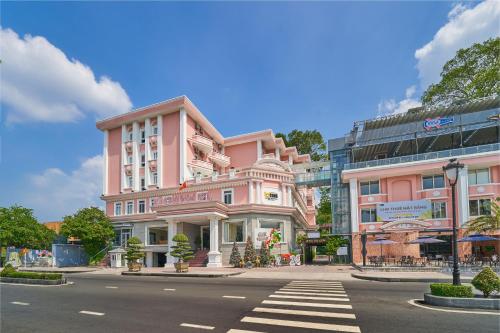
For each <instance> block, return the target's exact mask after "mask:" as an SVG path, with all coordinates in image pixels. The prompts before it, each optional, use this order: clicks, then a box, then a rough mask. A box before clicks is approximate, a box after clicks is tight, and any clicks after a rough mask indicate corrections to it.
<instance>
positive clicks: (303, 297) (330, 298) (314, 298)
mask: <svg viewBox="0 0 500 333" xmlns="http://www.w3.org/2000/svg"><path fill="white" fill-rule="evenodd" d="M269 297H271V298H291V299H310V300H313V301H338V302H349V298H339V297H315V296H299V295H296V296H294V295H269Z"/></svg>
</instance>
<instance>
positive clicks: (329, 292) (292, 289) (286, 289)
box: [280, 287, 345, 294]
mask: <svg viewBox="0 0 500 333" xmlns="http://www.w3.org/2000/svg"><path fill="white" fill-rule="evenodd" d="M280 290H283V291H296V292H303V291H305V292H318V293H325V294H345V291H344V290H343V289H338V290H324V289H304V288H287V287H285V288H281V289H280Z"/></svg>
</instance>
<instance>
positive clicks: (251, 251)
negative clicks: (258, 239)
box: [243, 237, 257, 263]
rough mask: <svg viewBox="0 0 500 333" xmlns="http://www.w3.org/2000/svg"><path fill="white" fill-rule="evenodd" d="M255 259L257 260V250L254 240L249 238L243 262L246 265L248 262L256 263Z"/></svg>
mask: <svg viewBox="0 0 500 333" xmlns="http://www.w3.org/2000/svg"><path fill="white" fill-rule="evenodd" d="M255 259H257V255H256V253H255V248H254V247H253V242H252V239H251V238H250V237H248V238H247V243H246V245H245V254H244V255H243V260H244V261H245V263H247V262H251V263H254V262H255Z"/></svg>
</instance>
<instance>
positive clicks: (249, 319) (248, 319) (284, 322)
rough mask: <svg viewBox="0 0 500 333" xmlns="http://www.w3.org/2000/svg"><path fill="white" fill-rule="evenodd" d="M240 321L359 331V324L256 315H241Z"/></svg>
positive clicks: (356, 332)
mask: <svg viewBox="0 0 500 333" xmlns="http://www.w3.org/2000/svg"><path fill="white" fill-rule="evenodd" d="M241 321H242V322H244V323H255V324H267V325H277V326H289V327H300V328H309V329H317V330H324V331H340V332H351V333H361V330H360V329H359V326H351V325H334V324H323V323H309V322H305V321H295V320H279V319H269V318H256V317H243V319H242V320H241Z"/></svg>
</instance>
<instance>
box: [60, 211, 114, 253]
mask: <svg viewBox="0 0 500 333" xmlns="http://www.w3.org/2000/svg"><path fill="white" fill-rule="evenodd" d="M61 234H63V235H64V236H66V237H75V238H78V239H79V240H80V241H81V243H82V245H83V247H84V248H85V252H87V254H88V255H89V256H90V257H93V256H95V255H96V254H97V253H98V252H99V251H101V250H102V249H103V248H104V247H105V246H106V245H107V244H108V243H109V241H110V240H111V239H113V237H114V236H115V233H114V231H113V226H112V225H111V222H110V220H109V218H108V217H107V216H106V214H104V212H103V211H102V210H100V209H99V208H97V207H89V208H83V209H80V210H79V211H77V212H76V213H75V214H74V215H68V216H65V217H64V219H63V224H62V225H61Z"/></svg>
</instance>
